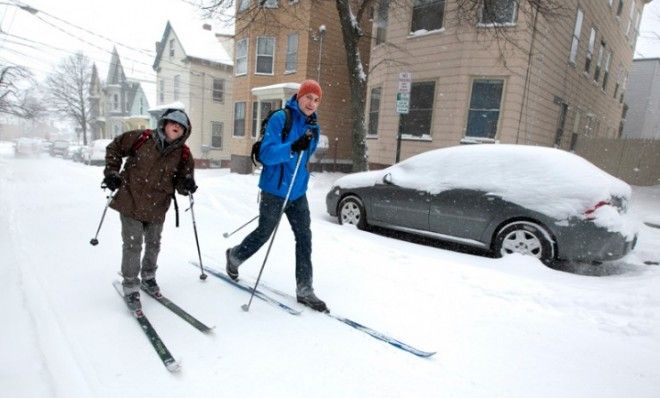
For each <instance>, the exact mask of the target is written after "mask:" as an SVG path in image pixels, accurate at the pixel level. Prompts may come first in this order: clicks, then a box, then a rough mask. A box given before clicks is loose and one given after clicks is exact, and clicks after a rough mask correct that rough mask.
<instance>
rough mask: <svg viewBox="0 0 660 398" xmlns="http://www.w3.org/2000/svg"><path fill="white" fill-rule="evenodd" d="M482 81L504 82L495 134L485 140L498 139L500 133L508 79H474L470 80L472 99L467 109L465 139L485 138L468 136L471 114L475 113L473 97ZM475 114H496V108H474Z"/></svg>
mask: <svg viewBox="0 0 660 398" xmlns="http://www.w3.org/2000/svg"><path fill="white" fill-rule="evenodd" d="M480 81H486V82H496V81H497V82H502V92H501V93H500V99H499V103H498V108H497V122H496V123H495V133H494V134H493V136H492V137H485V138H495V137H497V134H498V132H499V127H500V123H501V121H502V106H503V102H504V92H505V90H506V79H503V78H501V77H492V78H488V77H483V78H481V77H480V78H473V79H471V80H470V97H469V98H468V108H467V118H466V121H465V137H468V138H469V137H483V136H480V135H468V134H469V130H468V127H469V126H470V113H471V112H472V111H473V108H472V97H473V95H474V86H475V84H476V83H477V82H480ZM474 111H475V112H480V111H481V112H495V108H474Z"/></svg>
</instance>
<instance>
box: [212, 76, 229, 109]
mask: <svg viewBox="0 0 660 398" xmlns="http://www.w3.org/2000/svg"><path fill="white" fill-rule="evenodd" d="M216 83H219V85H220V86H221V87H219V88H217V87H216ZM212 84H213V87H212V92H211V98H212V99H213V102H215V103H218V104H223V103H224V102H225V85H226V84H225V79H218V78H215V77H214V78H213V83H212ZM216 94H218V96H219V98H218V99H216Z"/></svg>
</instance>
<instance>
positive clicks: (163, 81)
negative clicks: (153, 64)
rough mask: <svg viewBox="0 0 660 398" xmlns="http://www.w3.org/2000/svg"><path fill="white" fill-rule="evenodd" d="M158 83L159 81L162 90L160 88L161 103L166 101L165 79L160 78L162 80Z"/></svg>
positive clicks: (159, 97)
mask: <svg viewBox="0 0 660 398" xmlns="http://www.w3.org/2000/svg"><path fill="white" fill-rule="evenodd" d="M158 83H159V89H160V90H158V91H160V92H159V93H158V99H159V100H160V103H161V104H162V103H163V102H165V79H160V82H158Z"/></svg>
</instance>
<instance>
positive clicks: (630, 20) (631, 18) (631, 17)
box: [626, 0, 635, 37]
mask: <svg viewBox="0 0 660 398" xmlns="http://www.w3.org/2000/svg"><path fill="white" fill-rule="evenodd" d="M634 20H635V1H634V0H633V1H631V2H630V14H629V15H628V26H627V27H626V37H628V35H629V34H630V28H631V27H632V24H633V21H634Z"/></svg>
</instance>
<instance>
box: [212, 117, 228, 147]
mask: <svg viewBox="0 0 660 398" xmlns="http://www.w3.org/2000/svg"><path fill="white" fill-rule="evenodd" d="M218 126H219V127H220V134H219V135H218V134H215V133H216V131H215V127H218ZM224 131H225V126H224V123H222V122H218V121H216V120H212V121H211V148H213V149H222V147H223V146H224V141H225V140H224ZM214 137H220V146H216V145H213V138H214Z"/></svg>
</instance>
